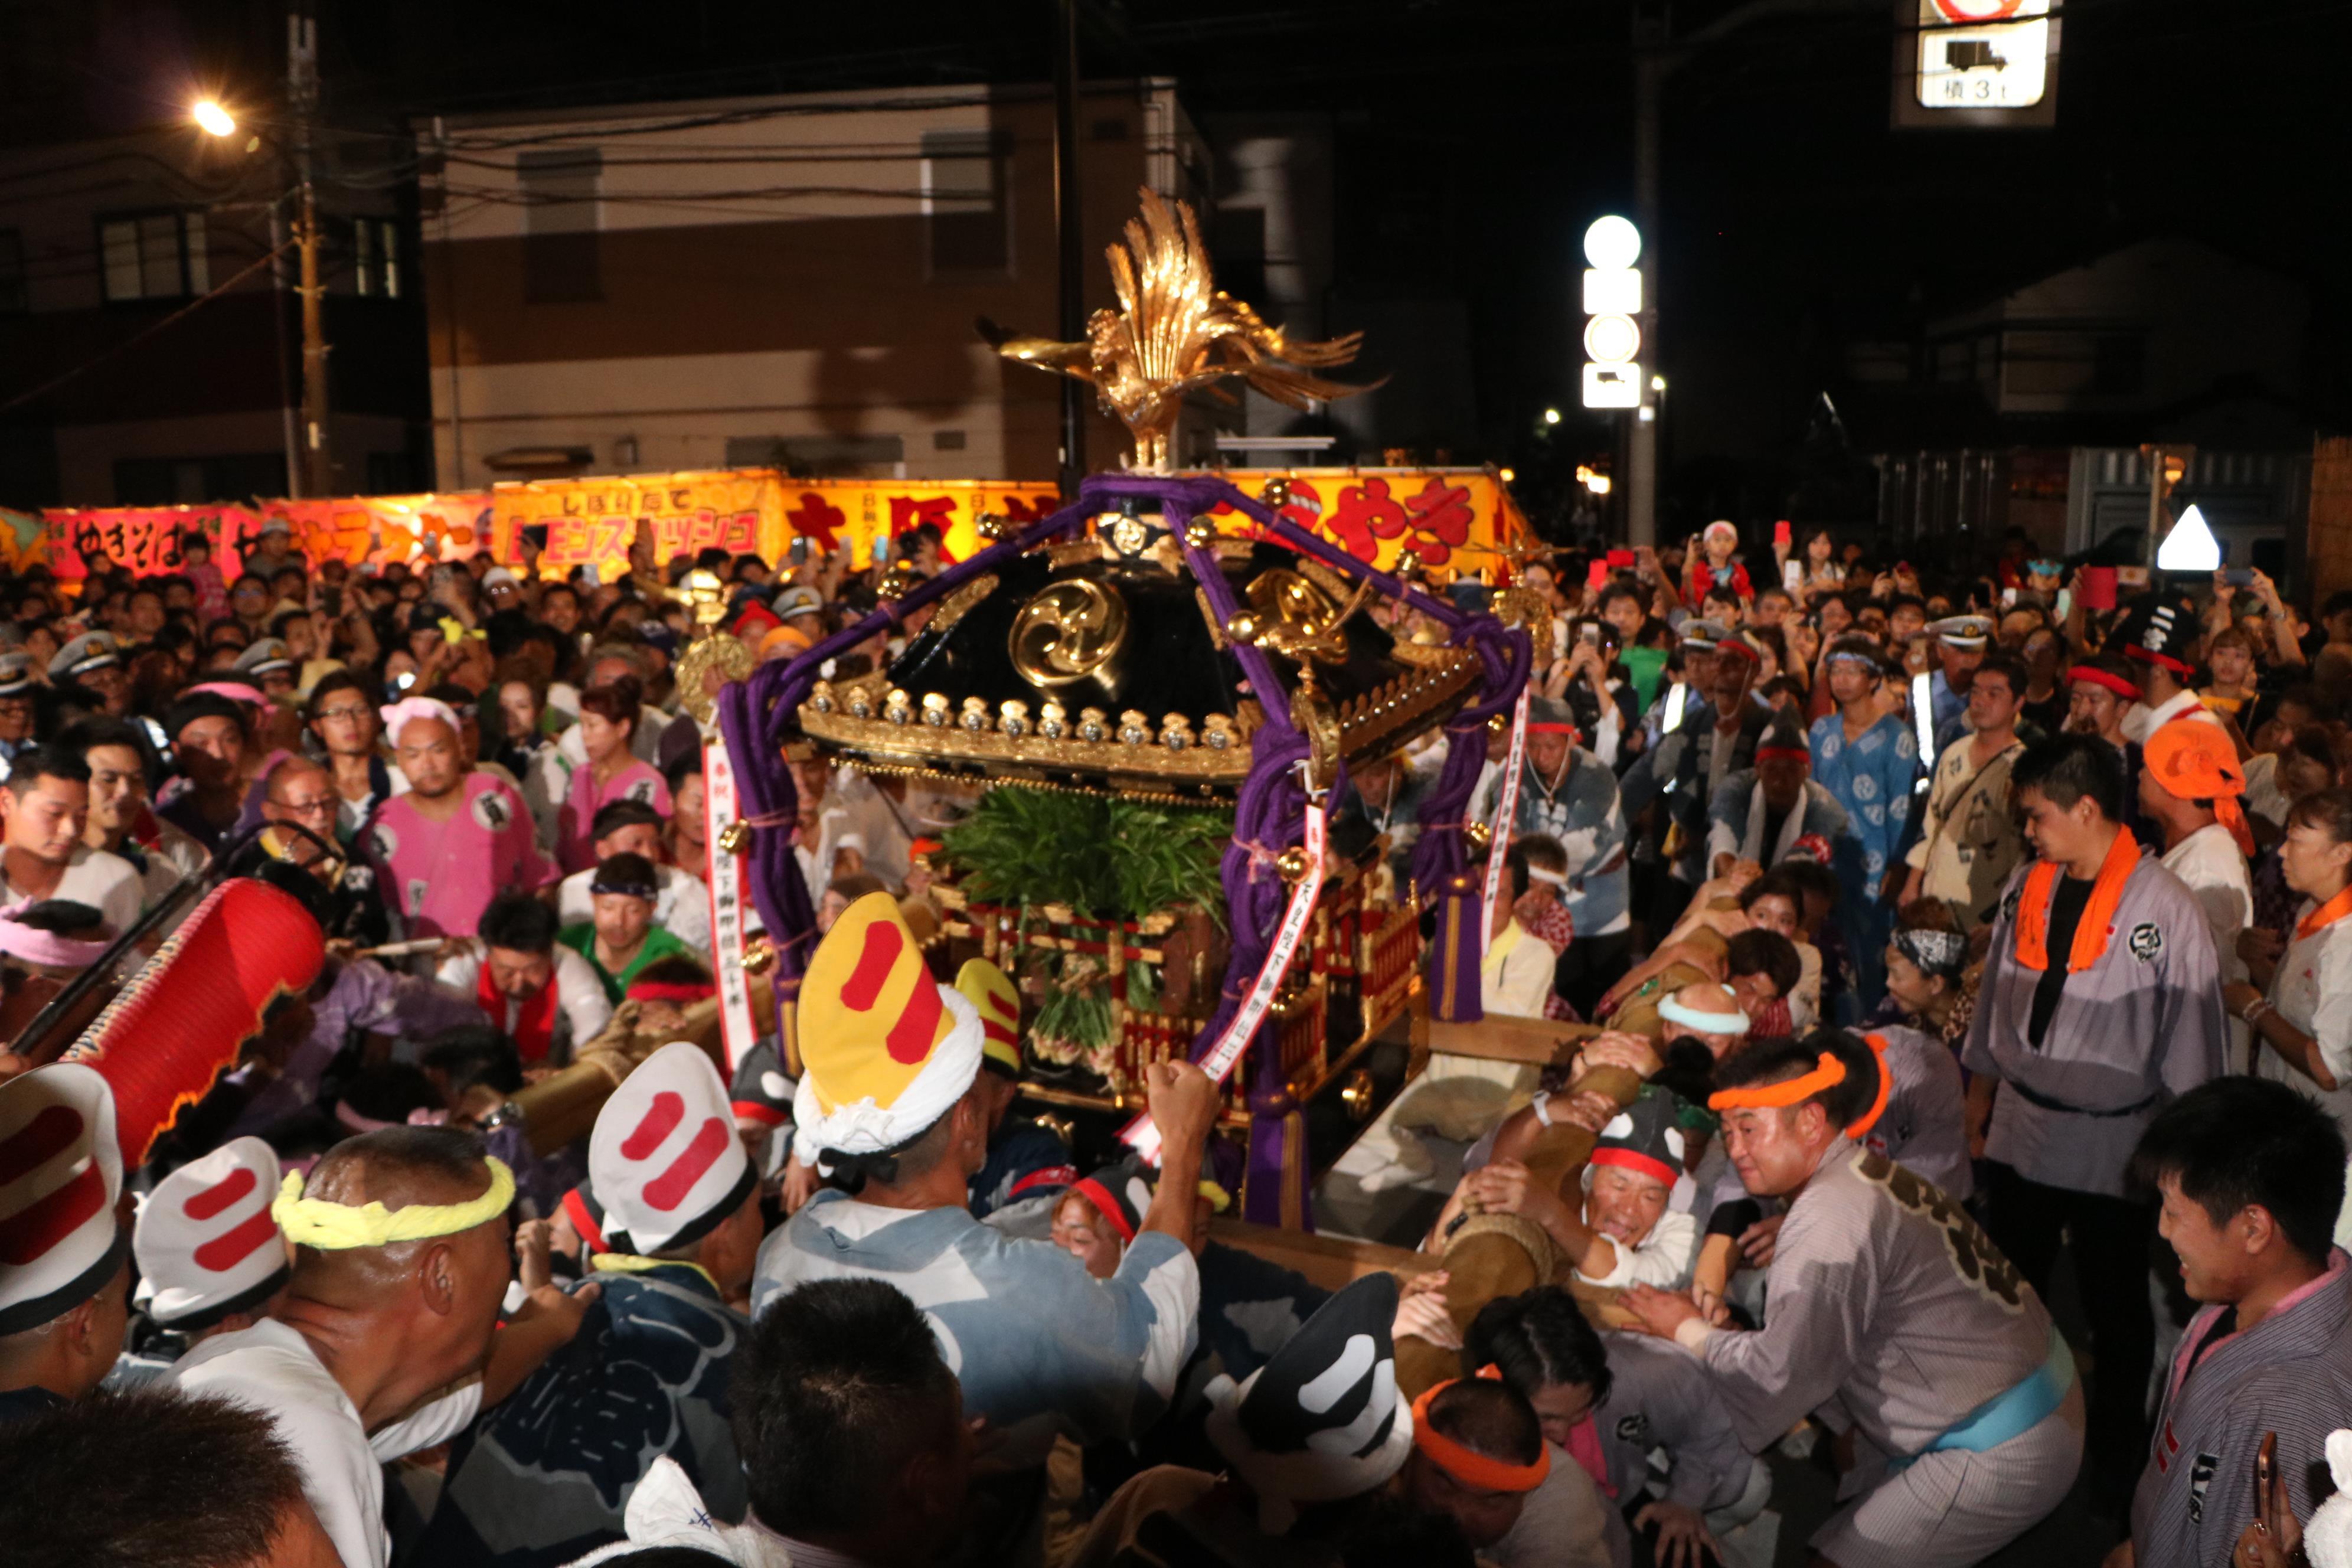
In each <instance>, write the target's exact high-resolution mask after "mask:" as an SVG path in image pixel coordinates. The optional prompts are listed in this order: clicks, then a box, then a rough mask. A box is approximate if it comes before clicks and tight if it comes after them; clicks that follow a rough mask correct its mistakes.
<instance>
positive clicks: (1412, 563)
mask: <svg viewBox="0 0 2352 1568" xmlns="http://www.w3.org/2000/svg"><path fill="white" fill-rule="evenodd" d="M1389 575H1390V576H1391V577H1394V578H1395V579H1396V580H1397V581H1398V582H1400V583H1402V584H1406V585H1408V586H1410V585H1412V584H1415V583H1418V582H1420V581H1421V552H1420V551H1418V550H1413V549H1411V548H1407V549H1403V550H1400V551H1398V552H1397V558H1396V564H1395V565H1393V566H1391V567H1390V568H1389Z"/></svg>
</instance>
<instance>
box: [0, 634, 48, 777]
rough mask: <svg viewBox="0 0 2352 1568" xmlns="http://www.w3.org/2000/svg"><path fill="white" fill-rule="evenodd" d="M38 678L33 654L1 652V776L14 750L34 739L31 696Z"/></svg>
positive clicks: (36, 687) (13, 757) (21, 747)
mask: <svg viewBox="0 0 2352 1568" xmlns="http://www.w3.org/2000/svg"><path fill="white" fill-rule="evenodd" d="M39 686H40V682H39V680H38V679H36V678H35V676H34V673H33V656H32V655H31V654H29V653H26V652H25V651H24V650H23V649H21V648H18V649H16V650H14V651H12V652H8V653H0V777H5V776H6V773H5V768H6V764H7V763H9V762H11V761H13V760H14V759H15V757H16V753H17V752H21V751H23V750H24V749H25V748H26V747H27V746H30V745H32V744H33V743H34V742H33V698H34V693H35V692H36V691H37V689H39Z"/></svg>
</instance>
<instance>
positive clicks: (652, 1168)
mask: <svg viewBox="0 0 2352 1568" xmlns="http://www.w3.org/2000/svg"><path fill="white" fill-rule="evenodd" d="M588 1179H589V1180H590V1181H592V1182H593V1183H594V1184H596V1195H597V1196H598V1197H600V1198H602V1199H604V1216H605V1217H604V1224H605V1226H606V1228H607V1229H608V1230H610V1229H619V1230H625V1231H626V1232H628V1233H629V1245H630V1247H631V1249H632V1250H634V1251H635V1252H638V1253H640V1254H643V1255H646V1256H648V1257H650V1256H651V1255H653V1254H655V1253H657V1252H667V1251H669V1250H670V1249H672V1248H674V1247H688V1246H691V1245H692V1244H693V1243H695V1242H698V1241H700V1240H701V1239H702V1238H703V1237H706V1236H708V1235H709V1234H710V1233H711V1232H712V1231H714V1230H716V1229H718V1228H719V1222H720V1221H722V1220H724V1219H726V1218H727V1217H728V1216H729V1215H732V1214H733V1213H734V1212H735V1211H736V1210H737V1209H739V1208H740V1207H741V1206H742V1205H743V1194H746V1193H748V1192H750V1191H751V1186H752V1184H753V1183H754V1182H756V1181H757V1180H758V1176H757V1174H756V1173H754V1172H753V1171H752V1169H751V1157H750V1156H749V1155H747V1154H745V1153H744V1152H743V1141H742V1140H741V1139H740V1138H738V1137H737V1136H735V1116H734V1112H733V1110H732V1109H731V1108H730V1106H729V1104H728V1101H727V1086H726V1085H725V1084H723V1083H720V1082H719V1069H718V1068H714V1067H712V1066H711V1065H710V1058H709V1056H707V1055H705V1054H704V1052H703V1050H702V1047H699V1046H696V1045H692V1044H690V1043H688V1042H687V1041H685V1040H673V1041H671V1042H670V1043H669V1044H668V1045H666V1046H664V1047H662V1048H661V1049H659V1050H657V1051H656V1052H655V1053H654V1054H653V1055H651V1056H649V1057H647V1058H646V1059H645V1060H644V1061H643V1062H641V1063H639V1064H638V1065H637V1069H636V1070H635V1072H633V1073H631V1074H630V1075H629V1076H628V1077H627V1078H626V1079H623V1080H622V1083H621V1087H620V1088H618V1089H614V1091H613V1098H612V1099H610V1100H606V1101H605V1102H604V1109H603V1110H600V1111H598V1112H597V1113H596V1127H595V1130H594V1131H592V1132H590V1133H589V1134H588ZM578 1223H579V1222H578V1221H577V1220H576V1219H575V1220H574V1221H573V1224H574V1225H577V1224H578Z"/></svg>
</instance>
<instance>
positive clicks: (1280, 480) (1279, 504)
mask: <svg viewBox="0 0 2352 1568" xmlns="http://www.w3.org/2000/svg"><path fill="white" fill-rule="evenodd" d="M1257 499H1258V500H1259V501H1260V502H1261V503H1263V504H1264V505H1265V506H1267V507H1270V508H1272V509H1273V510H1276V511H1280V510H1282V509H1283V508H1284V507H1286V506H1288V505H1289V504H1290V478H1289V476H1288V475H1286V474H1276V475H1275V476H1274V478H1272V479H1268V480H1266V481H1265V489H1261V490H1259V491H1258V492H1257Z"/></svg>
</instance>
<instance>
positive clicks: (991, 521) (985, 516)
mask: <svg viewBox="0 0 2352 1568" xmlns="http://www.w3.org/2000/svg"><path fill="white" fill-rule="evenodd" d="M972 527H973V528H975V529H977V530H978V531H979V532H980V536H981V537H982V539H986V540H998V539H1009V538H1011V537H1012V535H1013V520H1012V519H1011V518H1008V517H1006V516H1004V515H1003V513H1001V512H993V511H984V512H982V513H981V514H980V515H979V516H978V517H977V518H974V519H973V520H972Z"/></svg>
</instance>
